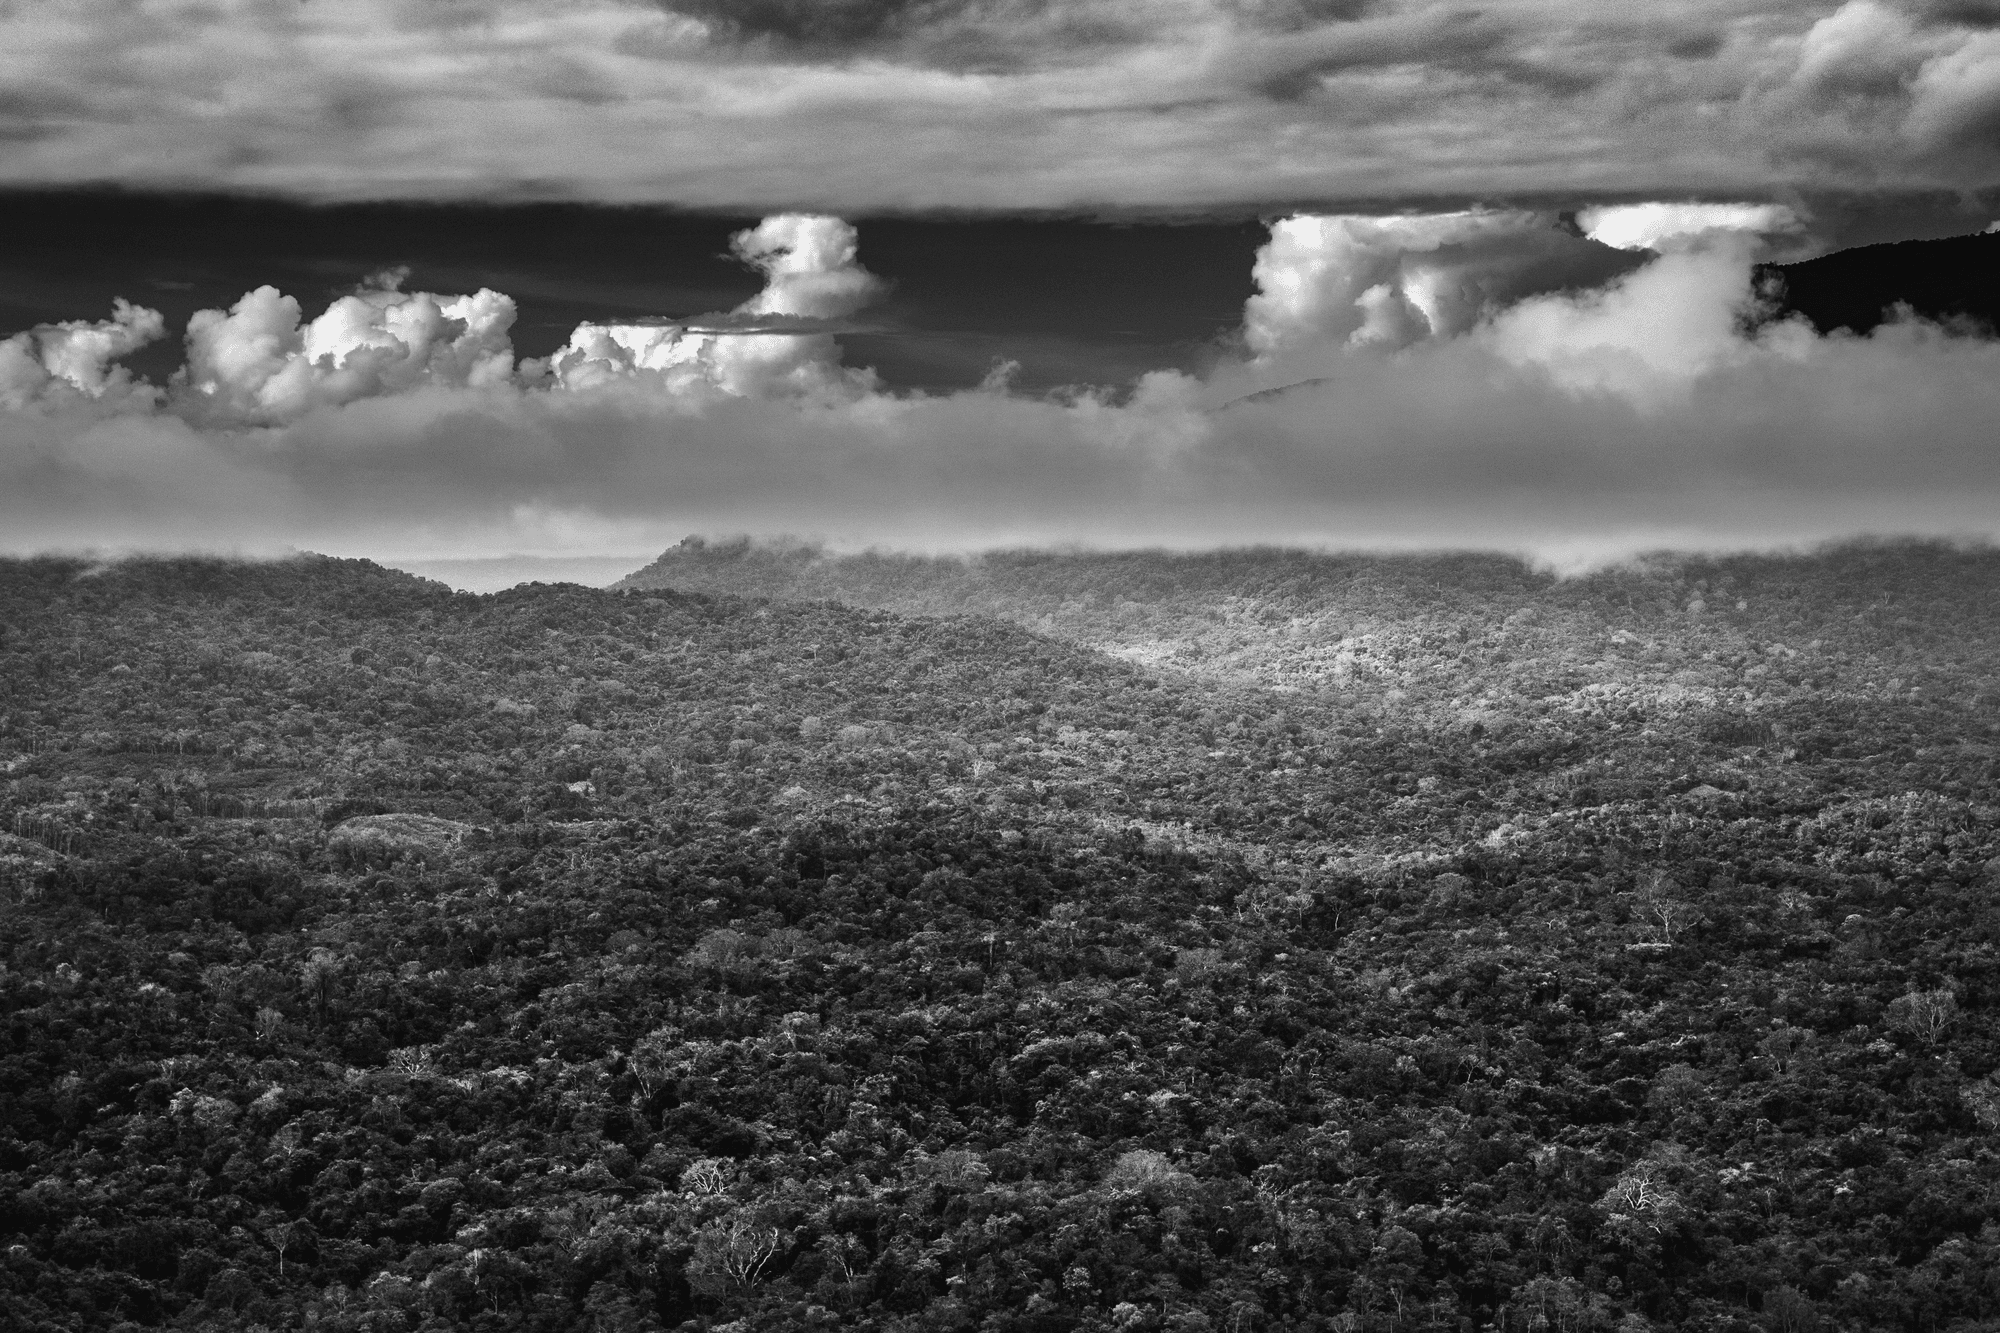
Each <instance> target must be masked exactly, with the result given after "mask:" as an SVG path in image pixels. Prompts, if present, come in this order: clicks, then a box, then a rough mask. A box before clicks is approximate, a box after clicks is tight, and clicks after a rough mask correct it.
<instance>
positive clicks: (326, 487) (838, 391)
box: [0, 206, 2000, 558]
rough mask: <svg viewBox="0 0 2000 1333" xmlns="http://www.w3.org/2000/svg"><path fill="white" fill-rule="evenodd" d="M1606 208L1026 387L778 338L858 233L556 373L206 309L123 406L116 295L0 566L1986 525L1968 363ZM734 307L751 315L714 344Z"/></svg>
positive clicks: (1749, 241) (126, 336) (10, 387)
mask: <svg viewBox="0 0 2000 1333" xmlns="http://www.w3.org/2000/svg"><path fill="white" fill-rule="evenodd" d="M1675 207H1676V208H1677V207H1679V206H1675ZM1625 216H1626V217H1627V218H1628V219H1630V218H1639V219H1645V218H1649V217H1650V218H1652V219H1653V222H1652V223H1649V224H1647V226H1648V227H1650V229H1647V228H1646V227H1640V226H1638V225H1636V224H1632V223H1630V222H1629V221H1627V222H1619V223H1617V225H1618V226H1623V227H1625V230H1623V231H1618V230H1616V228H1615V227H1613V225H1612V222H1609V221H1607V220H1606V219H1604V218H1599V219H1597V220H1596V225H1597V227H1598V230H1599V232H1600V234H1604V233H1605V229H1606V228H1611V230H1610V232H1609V234H1611V235H1613V236H1615V237H1617V238H1619V239H1621V240H1633V241H1634V243H1635V244H1636V243H1637V242H1636V239H1635V238H1644V239H1646V240H1648V241H1652V242H1657V243H1660V244H1661V248H1662V252H1660V253H1654V252H1652V250H1650V249H1648V251H1647V252H1646V253H1645V254H1643V255H1638V256H1636V257H1635V256H1632V255H1628V254H1626V253H1625V252H1624V251H1622V250H1616V249H1611V248H1609V247H1606V246H1604V245H1601V244H1599V243H1598V242H1597V241H1595V240H1592V239H1590V238H1589V237H1587V236H1578V235H1577V234H1576V233H1575V231H1574V230H1572V229H1566V228H1564V227H1562V226H1561V225H1559V223H1558V221H1557V219H1555V218H1553V217H1539V216H1536V215H1532V214H1526V213H1518V212H1485V213H1482V212H1455V213H1449V214H1437V215H1407V216H1405V215H1397V216H1377V217H1363V216H1358V215H1349V216H1301V217H1293V218H1288V219H1284V220H1281V221H1279V222H1278V223H1276V224H1274V225H1273V227H1272V231H1271V236H1270V240H1269V241H1268V243H1267V244H1266V245H1265V247H1264V249H1263V251H1262V252H1261V253H1260V254H1259V256H1258V259H1257V265H1256V277H1257V282H1258V291H1257V293H1256V295H1255V296H1254V297H1253V298H1252V299H1251V301H1250V302H1249V305H1248V307H1247V308H1246V310H1245V314H1244V344H1243V346H1244V350H1243V354H1242V355H1240V356H1235V357H1224V358H1223V359H1222V360H1221V361H1220V363H1219V364H1218V365H1217V366H1216V367H1215V368H1214V369H1213V370H1212V371H1210V372H1209V373H1207V374H1204V375H1200V376H1196V375H1189V374H1184V373H1180V372H1174V371H1159V372H1155V373H1152V374H1150V375H1147V376H1145V377H1143V378H1142V379H1140V380H1139V381H1138V382H1137V383H1136V384H1135V385H1134V386H1132V387H1131V388H1129V389H1128V390H1113V389H1100V390H1082V391H1072V392H1068V393H1064V394H1058V395H1055V396H1049V397H1033V396H1028V395H1024V394H1020V393H1017V392H1014V391H1013V390H1012V389H1010V387H1009V385H1008V381H1007V378H1006V377H1005V376H1004V375H996V376H995V377H993V378H991V379H990V380H989V381H988V382H987V383H986V384H985V385H983V386H981V387H980V388H978V389H973V390H968V391H964V392H959V393H951V394H922V393H893V392H889V391H887V390H885V389H883V388H882V387H881V386H880V384H879V382H877V381H876V380H875V379H874V378H873V377H872V376H871V375H870V374H869V373H868V372H867V371H866V369H865V368H859V367H850V366H846V365H844V364H842V362H841V359H840V347H839V344H838V341H837V339H836V337H835V336H834V335H833V334H830V333H824V332H804V333H797V334H794V333H789V332H783V331H780V332H772V331H770V329H769V327H767V325H768V321H770V320H773V319H776V320H783V319H800V320H815V319H818V320H824V319H829V318H835V317H842V316H846V315H850V314H852V313H853V312H854V311H856V310H858V309H861V308H862V307H863V306H865V304H866V303H867V302H868V301H869V300H870V299H872V298H873V297H874V296H875V295H876V294H877V293H878V292H879V290H880V284H879V282H878V281H877V280H876V279H875V278H873V277H872V275H870V274H868V272H867V270H866V269H865V267H864V266H863V265H862V263H861V257H860V251H859V248H858V246H859V238H858V236H857V233H856V231H855V229H854V228H853V227H851V226H850V225H849V224H847V223H845V222H842V221H840V220H838V219H833V218H827V217H820V216H808V215H800V216H784V217H776V218H773V219H770V220H767V221H766V222H765V223H764V224H762V225H760V226H759V227H756V228H754V229H751V230H748V231H746V232H744V233H743V234H742V235H740V236H739V237H738V242H737V244H738V251H739V253H740V254H741V255H742V256H743V257H744V258H745V260H746V261H747V262H749V263H751V264H753V265H754V266H755V267H756V268H757V269H759V270H760V271H762V272H763V273H764V275H765V280H766V287H765V289H764V291H763V293H761V294H760V295H759V296H757V297H755V298H753V299H752V300H751V301H749V302H747V303H745V305H744V306H743V307H742V308H741V309H740V310H739V311H737V312H732V313H729V314H724V315H720V316H717V317H714V318H713V319H712V320H708V321H704V322H701V325H700V327H701V329H702V330H703V331H690V329H689V328H688V327H687V324H688V323H692V322H683V323H681V324H670V323H668V322H665V321H661V322H658V323H654V324H641V325H633V326H630V328H626V327H624V326H589V325H586V326H584V327H582V328H579V329H578V330H577V331H576V333H575V335H574V336H573V337H572V339H571V341H570V344H569V346H568V347H566V348H565V349H564V351H563V352H562V353H560V354H558V356H557V357H555V358H553V360H552V364H543V363H539V362H536V361H532V360H529V361H516V359H515V358H514V356H513V353H512V349H511V347H510V345H509V343H508V338H507V329H508V325H509V323H510V322H511V319H512V312H513V304H512V302H511V301H510V300H509V298H507V297H506V296H505V295H503V294H501V293H498V292H492V291H480V292H477V293H473V294H471V295H440V294H435V293H427V292H403V291H401V290H400V287H399V285H398V283H397V281H396V279H395V275H388V276H387V277H385V278H383V279H381V280H378V281H377V282H375V283H373V284H371V285H369V286H368V287H366V288H364V289H363V290H361V291H358V292H356V293H354V294H352V295H350V296H346V297H342V298H340V299H338V300H336V301H334V302H333V303H332V304H331V306H330V307H329V308H328V309H326V310H325V311H323V312H321V313H319V314H316V315H314V316H313V317H311V318H310V319H308V318H306V314H305V312H304V311H303V310H301V308H300V307H299V305H298V303H297V302H296V301H295V300H294V299H292V298H291V297H288V296H285V295H283V294H281V293H278V292H276V291H274V290H272V289H270V288H260V289H258V290H255V291H252V292H250V293H248V294H246V295H245V296H244V297H243V299H242V300H241V301H239V302H237V303H236V304H235V305H234V307H232V308H231V309H228V310H209V311H203V312H201V313H200V314H198V315H196V316H195V317H194V319H193V320H192V321H191V322H190V323H189V325H188V327H187V329H186V330H185V334H184V339H185V348H186V364H185V366H184V368H183V369H182V370H181V371H180V372H178V373H177V374H175V375H174V376H173V377H172V379H171V381H170V382H169V383H168V384H166V385H163V386H153V385H148V384H144V383H142V382H138V381H135V380H134V379H133V378H132V377H131V376H130V375H129V374H128V373H127V372H125V371H124V370H123V369H122V368H121V367H120V366H119V365H118V364H117V358H118V357H119V356H120V355H122V354H124V353H125V352H127V351H129V350H130V349H131V348H133V347H135V346H137V345H139V344H141V343H143V342H144V341H146V340H148V339H153V338H158V337H161V336H164V333H165V331H164V329H163V328H162V327H161V324H162V321H161V320H160V318H159V317H158V316H157V314H155V313H154V312H152V311H149V310H145V309H143V308H140V307H136V306H131V305H127V304H121V305H120V306H119V307H118V308H117V309H116V310H115V311H114V312H112V315H111V317H110V318H109V319H107V320H103V321H97V322H92V321H85V320H78V321H69V322H64V323H60V324H54V325H49V326H45V327H42V328H38V329H33V330H29V331H26V332H23V333H20V334H16V335H14V336H13V337H11V338H9V339H7V340H6V341H5V342H4V343H0V392H4V393H5V395H6V398H5V403H6V406H5V409H4V412H3V413H0V532H4V534H5V545H6V547H7V549H9V550H12V551H29V550H35V549H45V548H49V547H61V548H72V549H73V548H77V547H82V546H94V547H104V548H122V549H133V548H141V549H143V548H159V547H198V548H203V549H215V548H218V547H219V548H223V549H244V550H263V549H281V548H284V547H289V546H308V547H314V548H318V549H324V550H330V551H336V552H345V553H377V554H396V555H402V556H413V555H432V556H451V555H476V554H483V553H492V554H498V553H505V552H514V551H543V552H550V553H561V552H572V553H590V552H592V551H602V550H608V549H618V550H630V549H644V548H646V547H648V546H650V545H664V544H666V543H668V542H670V541H673V540H677V539H678V537H679V536H681V535H684V534H685V533H687V532H689V531H697V530H699V531H709V532H716V531H745V532H762V533H774V534H775V533H781V532H792V533H806V534H814V535H821V536H826V537H830V538H832V539H834V540H836V541H841V542H846V543H848V544H867V543H886V544H896V545H913V546H920V547H926V548H934V549H935V548H961V549H962V548H969V547H978V546H989V545H993V544H997V543H1007V542H1017V541H1084V542H1090V543H1096V544H1118V545H1129V544H1136V543H1162V544H1168V545H1179V546H1187V545H1202V544H1209V543H1216V542H1244V541H1288V542H1319V543H1333V544H1350V545H1351V544H1376V545H1382V544H1387V545H1426V544H1430V545H1435V544H1453V545H1463V544H1476V545H1486V546H1500V547H1506V548H1510V549H1525V550H1531V551H1537V552H1542V553H1544V554H1550V555H1551V558H1554V554H1552V553H1558V552H1563V551H1568V552H1572V553H1573V552H1574V551H1575V550H1577V549H1590V550H1600V549H1601V550H1606V551H1615V550H1619V549H1634V548H1637V547H1641V546H1647V545H1652V544H1656V543H1657V542H1659V541H1660V540H1663V539H1667V538H1671V539H1675V540H1679V541H1681V542H1683V543H1694V544H1705V545H1713V544H1718V543H1720V544H1731V543H1734V544H1759V543H1769V542H1772V541H1783V540H1794V539H1798V540H1803V539H1808V538H1816V537H1822V536H1836V535H1840V534H1843V533H1848V532H1856V531H1908V530H1918V531H1929V532H1946V533H1952V534H1965V533H1990V532H1993V531H1994V530H1995V529H1996V528H2000V457H1996V453H1995V451H1994V449H1993V448H1992V444H1991V422H1992V421H1993V420H1995V419H2000V345H1996V344H1995V343H1994V342H1992V341H1990V340H1987V339H1982V338H1977V337H1971V336H1965V335H1961V334H1953V333H1948V332H1946V331H1944V330H1941V329H1939V328H1936V327H1932V326H1928V325H1924V324H1922V323H1920V322H1910V321H1905V322H1902V323H1892V324H1890V325H1886V326H1884V327H1883V328H1881V329H1880V330H1878V331H1877V332H1876V333H1875V334H1873V335H1871V336H1868V337H1855V336H1852V335H1847V334H1840V335H1836V336H1832V337H1822V336H1820V335H1818V334H1817V333H1815V332H1813V331H1812V330H1811V329H1810V328H1809V327H1807V326H1805V325H1804V324H1802V323H1798V322H1772V321H1769V320H1764V321H1763V322H1761V323H1760V322H1759V321H1758V320H1757V319H1756V318H1754V316H1755V313H1756V311H1757V310H1758V308H1759V307H1758V304H1757V297H1756V295H1755V293H1754V291H1753V289H1752V264H1753V262H1754V260H1755V258H1756V256H1757V255H1758V254H1759V252H1760V249H1761V247H1762V246H1763V244H1764V237H1765V236H1766V235H1767V234H1768V233H1769V232H1771V231H1777V232H1780V233H1783V232H1785V231H1787V230H1789V229H1790V228H1791V227H1792V226H1793V221H1792V220H1790V219H1788V218H1785V217H1780V216H1777V215H1775V214H1773V213H1771V212H1769V211H1767V210H1759V209H1749V210H1735V211H1732V210H1730V209H1726V208H1725V209H1719V210H1718V209H1710V210H1709V211H1707V212H1702V213H1695V214H1688V213H1686V212H1685V211H1683V212H1682V213H1675V212H1674V210H1673V208H1666V207H1662V208H1659V209H1655V210H1653V211H1652V212H1651V213H1646V212H1644V211H1641V212H1639V213H1632V214H1627V215H1625ZM1675 217H1678V218H1679V219H1680V220H1679V221H1678V222H1673V223H1672V225H1668V223H1666V222H1661V221H1660V219H1662V218H1666V219H1672V218H1675ZM1690 217H1692V218H1694V219H1695V222H1696V223H1698V224H1699V225H1694V224H1693V223H1690V222H1689V221H1688V219H1689V218H1690ZM1614 221H1615V218H1614ZM1584 225H1585V227H1586V228H1589V227H1590V226H1591V225H1592V224H1591V223H1585V224H1584ZM1691 233H1693V234H1698V237H1699V242H1698V243H1691V244H1687V245H1679V244H1666V243H1665V241H1664V240H1663V238H1665V237H1668V236H1675V237H1684V236H1687V235H1689V234H1691ZM732 319H738V320H748V321H753V322H754V321H765V323H762V324H755V323H753V324H746V325H745V327H755V328H756V329H757V330H758V331H754V332H742V333H733V332H726V331H721V332H719V331H717V330H726V329H728V328H729V327H730V324H729V321H730V320H732ZM779 327H780V328H781V329H782V328H784V327H789V326H784V325H780V326H779ZM807 327H810V326H807ZM654 336H657V337H658V338H659V339H660V341H659V342H658V343H654V344H647V343H646V342H645V339H646V338H650V337H654ZM621 338H622V339H623V341H621ZM608 348H615V349H617V350H615V351H612V350H608ZM658 348H665V349H667V353H666V355H664V356H656V355H655V353H656V350H657V349H658ZM649 358H652V359H651V360H649ZM591 367H597V369H596V370H595V371H592V372H591V373H585V372H586V371H588V370H590V368H591Z"/></svg>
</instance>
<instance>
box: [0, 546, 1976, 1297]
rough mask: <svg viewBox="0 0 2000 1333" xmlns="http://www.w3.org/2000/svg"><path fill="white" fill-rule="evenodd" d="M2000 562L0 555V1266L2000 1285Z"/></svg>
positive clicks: (898, 1281) (1522, 1292)
mask: <svg viewBox="0 0 2000 1333" xmlns="http://www.w3.org/2000/svg"><path fill="white" fill-rule="evenodd" d="M1996 573H2000V556H1995V555H1994V554H1992V553H1990V552H1985V551H1980V550H1958V549H1953V548H1948V547H1941V546H1917V545H1874V546H1856V547H1844V548H1836V549H1832V550H1828V551H1824V552H1819V553H1815V554H1812V555H1801V556H1791V557H1741V558H1731V559H1713V560H1678V559H1676V560H1667V559H1661V560H1658V561H1654V562H1650V563H1648V564H1645V565H1641V566H1635V567H1633V568H1629V569H1623V570H1616V571H1607V572H1605V573H1602V574H1599V575H1595V576H1592V577H1590V578H1584V579H1574V580H1566V581H1565V580H1557V579H1554V578H1550V577H1546V576H1543V575H1539V574H1536V573H1534V572H1533V571H1530V570H1527V569H1526V568H1524V567H1522V566H1520V565H1518V564H1515V563H1512V562H1508V561H1504V560H1498V559H1491V558H1486V557H1470V556H1466V557H1424V558H1418V557H1410V558H1400V559H1395V558H1367V557H1332V556H1306V555H1300V554H1297V553H1285V552H1242V553H1221V554H1216V555H1210V556H1187V557H1178V556H1164V555H1159V554H1140V555H1130V556H1097V555H1079V554H1067V555H1065V554H1044V555H1033V554H1017V555H1004V556H993V557H987V558H985V559H983V560H979V561H970V562H968V561H946V560H936V561H928V560H920V559H904V558H897V557H882V556H870V557H847V558H841V557H830V556H827V555H825V554H823V553H820V552H817V551H814V550H811V549H810V548H803V547H776V548H769V547H755V546H749V545H747V544H739V545H729V544H688V545H684V546H682V547H680V548H676V549H675V550H674V551H671V552H668V553H667V554H666V555H665V556H664V557H663V558H662V560H661V561H659V562H656V564H654V565H653V566H650V567H648V569H647V570H645V571H642V572H641V573H640V574H637V575H634V576H633V577H632V578H631V579H629V580H628V581H627V583H626V585H625V586H624V588H623V589H621V590H617V591H596V590H591V589H585V588H580V587H576V586H565V585H529V586H525V587H520V588H515V589H513V590H510V591H508V592H504V593H498V594H493V595H488V596H474V595H471V594H465V593H454V592H451V591H450V590H448V589H446V588H444V587H442V586H441V585H438V584H435V583H430V582H427V581H424V580H421V579H418V578H414V577H410V576H408V575H404V574H398V573H395V572H392V571H388V570H384V569H381V568H379V567H377V566H373V565H370V564H367V563H366V562H359V561H337V560H330V559H324V558H320V557H302V558H299V559H295V560H290V561H283V562H276V563H269V564H235V563H225V562H218V561H204V560H160V561H133V562H126V563H121V564H114V565H109V566H100V565H90V564H87V563H85V562H81V561H69V560H57V559H46V560H35V561H17V562H10V563H7V564H5V565H0V627H4V633H0V764H4V767H5V770H6V771H5V774H4V776H0V782H4V786H0V900H4V905H3V906H0V1231H4V1232H5V1233H6V1234H5V1235H0V1317H3V1318H4V1321H5V1322H6V1323H8V1324H9V1325H10V1326H16V1327H21V1328H23V1329H42V1328H105V1329H111V1328H117V1327H132V1326H137V1327H155V1326H173V1327H189V1328H195V1327H199V1328H240V1329H245V1330H248V1329H253V1328H257V1327H262V1328H267V1329H268V1328H291V1327H315V1328H326V1329H357V1330H359V1329H371V1330H372V1329H411V1330H415V1329H425V1328H446V1327H460V1326H464V1327H472V1328H495V1329H499V1328H524V1329H525V1328H534V1329H544V1328H546V1329H552V1330H553V1329H569V1328H592V1329H647V1328H683V1327H684V1328H690V1329H700V1328H709V1329H720V1328H725V1327H726V1328H729V1329H741V1330H750V1329H772V1330H777V1329H787V1330H790V1329H798V1328H814V1327H824V1328H834V1327H857V1328H871V1329H872V1328H883V1329H890V1328H893V1329H912V1330H914V1329H967V1330H970V1329H994V1330H1002V1329H1022V1330H1030V1329H1033V1330H1044V1329H1046V1330H1059V1329H1060V1330H1068V1329H1092V1330H1096V1329H1118V1330H1141V1329H1170V1330H1177V1331H1178V1333H1194V1331H1196V1330H1220V1329H1229V1330H1232V1333H1234V1330H1239V1329H1250V1328H1299V1329H1307V1328H1317V1329H1339V1330H1360V1329H1385V1330H1386V1329H1398V1330H1401V1329H1419V1328H1439V1329H1445V1328H1452V1329H1456V1328H1461V1327H1471V1328H1477V1327H1499V1328H1505V1329H1510V1330H1512V1329H1521V1330H1527V1329H1532V1328H1541V1327H1547V1328H1551V1329H1556V1328H1560V1329H1619V1330H1625V1331H1626V1333H1630V1331H1631V1330H1637V1329H1643V1328H1682V1329H1703V1330H1707V1329H1718V1330H1719V1329H1738V1328H1752V1327H1769V1328H1784V1329H1803V1328H1808V1327H1813V1326H1815V1325H1820V1326H1828V1327H1842V1328H1864V1329H1872V1328H1883V1329H1891V1328H1893V1329H1903V1328H1940V1329H1942V1328H1951V1327H1959V1328H1966V1329H1971V1328H1975V1327H1980V1326H1982V1324H1981V1322H1980V1321H1990V1320H1991V1319H1992V1318H1994V1317H1995V1315H1996V1314H2000V1289H1996V1288H1995V1287H1994V1286H1993V1283H1992V1279H1991V1274H1992V1273H1994V1272H1996V1271H2000V1202H1996V1200H2000V1156H1996V1153H1995V1150H1994V1135H1995V1133H1996V1132H2000V1078H1996V1076H1995V1075H1996V1069H2000V1041H1996V1030H1995V1024H1994V1020H1993V1014H1994V1009H1995V1005H1996V1003H2000V993H1996V985H2000V975H1996V962H2000V954H1996V946H2000V910H1996V908H1995V907H1994V905H1993V902H1994V889H1995V883H1994V881H1995V877H1996V864H1995V858H1996V856H2000V808H1996V806H1995V804H1994V801H1993V781H1994V778H1995V776H1996V766H2000V701H1996V698H1995V695H1994V693H1993V687H1992V683H1991V682H1992V681H1993V679H1994V676H1995V671H1994V668H1995V665H1996V660H1995V654H1996V647H2000V644H1996V628H2000V624H1997V623H1996V620H1995V617H1994V614H1993V612H1992V611H1991V609H1990V608H1991V607H1992V606H1993V605H1994V604H1995V603H1994V599H1993V596H1992V594H1993V591H1994V588H1995V583H1996ZM966 612H971V613H973V614H964V613H966Z"/></svg>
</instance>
